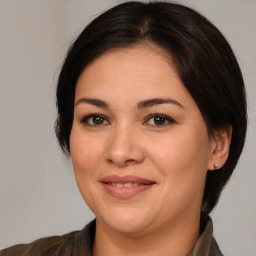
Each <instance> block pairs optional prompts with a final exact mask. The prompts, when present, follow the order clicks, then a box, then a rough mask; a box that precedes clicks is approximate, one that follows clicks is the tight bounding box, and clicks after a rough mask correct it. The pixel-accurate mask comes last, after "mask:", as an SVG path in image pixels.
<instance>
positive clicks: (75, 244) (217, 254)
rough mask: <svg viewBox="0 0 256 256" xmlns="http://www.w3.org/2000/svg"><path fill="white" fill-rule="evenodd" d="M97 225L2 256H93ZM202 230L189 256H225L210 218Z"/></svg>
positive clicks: (1, 255)
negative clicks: (215, 235) (215, 237)
mask: <svg viewBox="0 0 256 256" xmlns="http://www.w3.org/2000/svg"><path fill="white" fill-rule="evenodd" d="M95 224H96V221H95V220H94V221H92V222H91V223H89V224H88V225H86V226H85V228H84V229H82V230H81V231H74V232H71V233H68V234H65V235H63V236H52V237H46V238H41V239H39V240H36V241H34V242H32V243H30V244H20V245H15V246H12V247H10V248H7V249H4V250H2V251H0V256H92V243H93V240H94V235H95ZM201 229H202V232H201V235H200V237H199V239H198V241H197V242H196V244H195V246H194V248H193V249H192V251H191V252H190V253H189V254H188V255H187V256H223V254H222V253H221V251H220V249H219V247H218V245H217V243H216V241H215V239H214V237H213V226H212V221H211V219H210V218H209V217H208V218H207V221H206V223H204V225H203V227H201Z"/></svg>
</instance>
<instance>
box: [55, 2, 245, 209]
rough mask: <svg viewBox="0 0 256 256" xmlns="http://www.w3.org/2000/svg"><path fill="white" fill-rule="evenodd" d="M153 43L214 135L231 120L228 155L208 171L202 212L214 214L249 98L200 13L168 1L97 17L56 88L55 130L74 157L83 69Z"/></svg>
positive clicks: (240, 140)
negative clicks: (74, 125)
mask: <svg viewBox="0 0 256 256" xmlns="http://www.w3.org/2000/svg"><path fill="white" fill-rule="evenodd" d="M143 42H150V43H153V44H155V45H157V46H160V47H161V48H163V49H165V50H166V52H168V53H169V55H170V56H171V57H172V59H173V60H174V63H175V65H176V68H177V71H178V73H179V76H180V78H181V80H182V82H183V84H184V85H185V86H186V88H187V89H188V91H189V92H190V94H191V96H192V97H193V99H194V100H195V102H196V103H197V105H198V107H199V109H200V111H201V113H202V115H203V117H204V120H205V123H206V125H207V128H208V132H209V134H210V135H212V134H213V132H214V130H216V129H218V128H220V127H222V126H225V125H227V124H231V125H232V128H233V133H232V140H231V146H230V152H229V157H228V159H227V161H226V163H225V165H224V166H223V167H222V168H221V169H220V170H218V171H213V172H208V173H207V178H206V185H205V192H204V198H203V202H202V211H203V212H206V213H209V212H210V211H211V210H212V209H213V208H214V206H215V205H216V203H217V201H218V199H219V196H220V193H221V191H222V189H223V187H224V186H225V184H226V182H227V181H228V179H229V178H230V176H231V174H232V172H233V170H234V168H235V166H236V164H237V161H238V159H239V157H240V154H241V152H242V149H243V146H244V141H245V135H246V127H247V114H246V96H245V89H244V82H243V77H242V74H241V71H240V68H239V65H238V63H237V60H236V58H235V55H234V53H233V51H232V49H231V47H230V45H229V44H228V42H227V40H226V39H225V38H224V36H223V35H222V34H221V33H220V31H219V30H218V29H217V28H216V27H215V26H214V25H213V24H212V23H210V22H209V21H208V20H207V19H206V18H205V17H204V16H202V15H201V14H199V13H198V12H196V11H194V10H192V9H190V8H188V7H185V6H183V5H179V4H175V3H168V2H150V3H142V2H135V1H132V2H126V3H123V4H120V5H118V6H116V7H114V8H112V9H110V10H108V11H106V12H104V13H103V14H101V15H100V16H99V17H97V18H96V19H94V20H93V21H92V22H91V23H90V24H89V25H88V26H87V27H86V28H85V29H84V30H83V31H82V33H81V34H80V35H79V37H78V38H77V39H76V40H75V42H74V43H73V44H72V46H71V47H70V49H69V51H68V54H67V56H66V59H65V61H64V64H63V66H62V69H61V72H60V75H59V80H58V86H57V109H58V117H57V120H56V126H55V130H56V134H57V137H58V141H59V144H60V146H61V148H62V149H63V151H64V152H65V153H66V154H67V155H69V137H70V132H71V128H72V122H73V111H74V95H75V88H76V83H77V79H78V77H79V75H80V74H81V72H82V71H83V69H84V68H85V67H86V66H87V65H88V64H89V63H90V62H92V61H93V60H94V59H95V58H97V57H99V56H100V55H101V54H103V53H104V52H106V51H108V50H110V49H112V48H117V47H131V46H134V45H136V44H141V43H143Z"/></svg>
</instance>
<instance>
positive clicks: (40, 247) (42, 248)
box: [0, 231, 79, 256]
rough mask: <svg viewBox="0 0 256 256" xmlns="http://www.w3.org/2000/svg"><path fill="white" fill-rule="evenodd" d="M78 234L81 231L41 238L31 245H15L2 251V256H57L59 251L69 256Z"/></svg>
mask: <svg viewBox="0 0 256 256" xmlns="http://www.w3.org/2000/svg"><path fill="white" fill-rule="evenodd" d="M78 233H79V231H74V232H71V233H68V234H65V235H63V236H51V237H45V238H41V239H38V240H35V241H34V242H32V243H29V244H18V245H14V246H11V247H9V248H6V249H4V250H2V251H0V256H21V255H22V256H28V255H29V256H32V255H38V256H39V255H53V254H54V255H55V253H56V252H58V251H62V252H63V254H62V255H63V256H65V255H69V254H68V252H71V250H72V246H73V243H74V239H75V236H76V235H77V234H78Z"/></svg>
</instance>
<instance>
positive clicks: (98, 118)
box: [91, 116, 104, 124]
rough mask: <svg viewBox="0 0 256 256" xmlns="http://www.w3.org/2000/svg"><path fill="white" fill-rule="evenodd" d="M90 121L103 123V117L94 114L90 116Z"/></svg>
mask: <svg viewBox="0 0 256 256" xmlns="http://www.w3.org/2000/svg"><path fill="white" fill-rule="evenodd" d="M91 122H92V123H93V124H103V123H104V118H102V117H101V116H94V117H92V118H91Z"/></svg>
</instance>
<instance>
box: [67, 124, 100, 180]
mask: <svg viewBox="0 0 256 256" xmlns="http://www.w3.org/2000/svg"><path fill="white" fill-rule="evenodd" d="M70 153H71V158H72V162H73V167H74V172H75V175H76V176H77V177H80V176H91V175H92V174H94V173H95V171H96V169H97V166H98V165H99V160H100V159H102V157H103V147H102V142H100V141H99V140H97V139H96V138H94V137H93V136H88V135H87V136H86V135H84V134H83V133H81V132H79V130H78V131H77V129H75V128H74V129H72V131H71V135H70ZM78 182H79V180H78Z"/></svg>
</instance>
